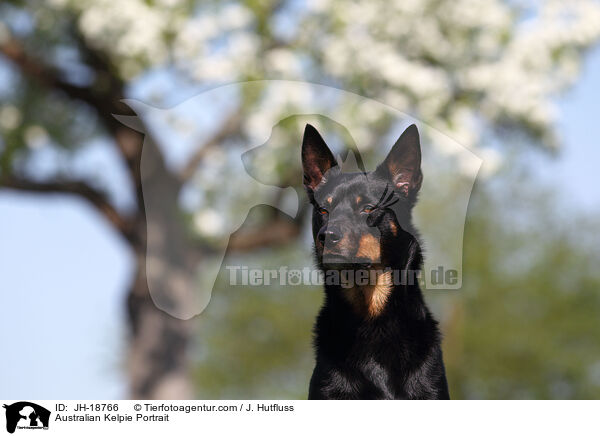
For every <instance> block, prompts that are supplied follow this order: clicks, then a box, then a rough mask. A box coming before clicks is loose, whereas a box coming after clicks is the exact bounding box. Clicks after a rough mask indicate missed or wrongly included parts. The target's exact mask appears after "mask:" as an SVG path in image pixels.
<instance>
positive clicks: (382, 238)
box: [302, 124, 423, 269]
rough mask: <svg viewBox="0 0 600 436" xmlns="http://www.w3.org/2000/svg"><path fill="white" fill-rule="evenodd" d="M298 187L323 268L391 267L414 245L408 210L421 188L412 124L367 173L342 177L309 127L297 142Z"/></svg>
mask: <svg viewBox="0 0 600 436" xmlns="http://www.w3.org/2000/svg"><path fill="white" fill-rule="evenodd" d="M302 166H303V171H304V186H305V188H306V191H307V193H308V197H309V199H310V202H311V203H312V205H313V218H312V224H313V237H314V240H315V251H316V256H317V261H318V262H319V265H320V266H321V267H322V268H324V269H335V268H357V267H360V268H365V267H372V266H378V267H380V266H383V267H387V266H392V263H393V262H392V259H391V258H392V257H399V256H402V252H401V251H402V250H406V249H408V247H409V245H410V244H411V242H412V241H416V233H415V230H414V228H413V226H412V223H411V211H412V208H413V206H414V204H415V202H416V198H417V193H418V191H419V188H420V187H421V182H422V180H423V175H422V173H421V147H420V143H419V132H418V130H417V127H416V126H415V125H414V124H413V125H411V126H410V127H408V128H407V129H406V130H405V131H404V133H403V134H402V135H401V136H400V138H399V139H398V141H396V143H395V144H394V146H393V147H392V149H391V151H390V152H389V154H388V155H387V157H386V158H385V159H384V161H383V162H382V163H381V164H380V165H379V166H378V167H377V169H376V170H375V171H372V172H364V173H363V172H359V173H344V172H342V171H341V169H340V166H339V165H338V162H337V161H336V159H335V158H334V157H333V154H332V153H331V150H330V149H329V147H328V146H327V144H326V143H325V141H324V140H323V138H322V137H321V135H320V134H319V132H317V130H316V129H315V128H314V127H313V126H311V125H310V124H309V125H307V126H306V129H305V131H304V139H303V142H302Z"/></svg>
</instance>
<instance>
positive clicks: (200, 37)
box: [0, 0, 600, 398]
mask: <svg viewBox="0 0 600 436" xmlns="http://www.w3.org/2000/svg"><path fill="white" fill-rule="evenodd" d="M0 14H1V16H2V21H1V22H0V54H1V55H2V56H3V58H4V59H5V60H6V61H8V63H7V64H6V65H7V71H8V74H7V75H6V77H7V79H6V81H5V83H3V86H2V88H1V90H0V91H1V94H0V98H1V99H2V107H1V108H0V121H1V122H0V133H1V135H2V136H1V141H0V171H1V173H0V185H1V187H3V188H6V189H16V190H22V191H29V192H37V193H47V194H50V193H52V194H72V195H77V196H79V197H81V198H82V199H84V200H85V201H88V202H90V204H92V205H93V206H94V207H95V208H96V209H97V210H98V212H99V213H101V214H102V215H103V216H105V217H106V219H107V220H108V221H109V222H110V223H111V224H112V225H113V227H114V228H115V231H117V232H119V233H120V234H121V235H122V236H123V238H124V239H125V240H126V241H127V242H128V244H129V245H130V247H131V249H132V251H133V252H134V253H135V257H136V259H137V262H138V267H137V272H136V274H135V279H134V281H133V283H132V285H131V289H130V293H129V298H128V309H129V315H130V323H131V356H130V365H129V375H130V383H131V395H132V396H133V397H146V398H157V397H168V396H171V397H185V396H190V395H192V392H191V391H190V387H191V383H190V382H189V375H188V374H189V362H188V360H187V358H186V350H187V348H188V345H189V342H190V335H191V325H190V324H189V323H188V322H185V321H182V320H178V319H174V318H172V317H170V316H168V315H166V314H164V313H163V312H161V311H159V310H158V309H156V307H155V306H154V304H153V301H152V299H151V298H150V295H149V292H148V289H147V283H146V270H145V261H144V259H145V252H146V250H145V249H146V225H148V226H149V225H153V224H157V225H160V223H161V222H163V223H164V222H167V221H171V220H174V219H179V218H180V215H177V214H174V211H176V210H177V208H178V199H179V198H180V195H179V194H180V193H181V191H182V187H183V186H184V185H185V184H186V182H188V181H189V180H190V178H191V176H192V175H193V173H194V171H195V170H196V169H197V168H198V166H199V165H201V164H202V163H203V161H205V160H206V159H207V156H210V151H211V150H214V149H217V148H219V146H220V145H222V144H225V143H227V141H228V140H231V139H233V138H238V139H239V138H244V137H246V136H247V135H249V134H250V133H251V131H252V125H253V124H252V123H253V119H252V117H251V116H249V114H248V113H246V112H245V109H246V108H247V106H248V102H249V101H250V102H255V101H257V100H261V99H262V100H264V101H263V102H262V104H264V105H267V106H269V107H272V108H273V110H272V113H273V120H274V122H277V121H278V120H277V109H278V108H280V107H281V106H282V105H285V104H287V102H286V101H285V100H284V101H281V99H279V100H277V99H275V100H273V96H269V95H264V96H260V95H259V96H257V95H244V96H242V98H241V99H240V101H239V102H237V105H236V107H234V108H233V109H232V110H231V111H230V112H229V113H226V114H224V115H223V117H222V120H221V124H220V126H218V127H217V128H216V129H215V132H214V135H213V136H212V137H211V138H209V139H208V140H207V141H206V143H205V144H203V145H202V146H200V147H199V149H200V150H201V152H200V153H198V154H197V155H195V156H193V157H192V158H191V159H190V162H189V164H188V165H187V166H186V168H185V169H184V171H183V172H181V173H175V172H173V171H172V169H171V168H169V167H168V165H167V164H166V159H165V154H164V150H163V149H161V148H160V147H159V145H160V144H159V141H158V140H157V138H155V137H154V133H153V131H152V130H151V129H148V128H146V126H144V125H143V124H144V120H143V119H142V120H138V121H137V123H138V125H137V127H138V128H139V129H141V130H143V131H145V132H146V143H145V150H144V153H145V155H146V157H147V159H148V167H149V168H151V169H152V171H153V172H154V173H153V174H151V176H152V177H154V176H156V177H157V178H159V179H160V180H161V181H162V182H163V185H162V186H161V189H163V190H164V191H163V193H164V198H168V199H171V202H172V204H169V205H165V214H164V216H156V217H153V219H155V220H156V223H150V222H147V217H146V216H145V210H144V195H143V190H142V180H141V176H140V159H141V150H142V137H141V135H140V134H139V133H136V132H135V131H134V130H131V129H130V128H128V127H126V126H124V125H122V124H120V123H119V122H118V121H116V120H115V119H114V118H113V116H112V114H113V113H118V114H131V115H133V114H132V113H131V111H130V109H128V108H127V107H125V106H124V105H123V104H122V103H120V100H121V99H122V98H124V97H128V96H129V95H130V93H131V89H132V85H135V84H136V83H140V81H142V80H143V79H144V78H148V77H149V76H150V75H151V74H152V73H154V72H157V71H162V72H165V73H167V74H168V75H169V77H170V78H171V79H172V80H173V81H177V82H178V83H187V84H189V85H190V86H193V84H195V83H197V82H200V83H202V84H203V85H204V86H210V85H212V84H215V83H217V82H218V83H223V82H229V81H238V80H250V79H257V78H260V79H263V78H266V79H276V78H286V79H295V80H308V81H314V82H318V83H323V84H327V85H332V86H335V87H340V88H344V89H347V90H350V91H353V92H356V93H362V94H365V95H367V96H369V97H371V98H375V99H378V100H381V101H383V102H385V103H387V104H390V105H392V106H394V107H396V108H397V109H399V110H402V111H405V112H408V113H411V114H413V115H414V116H415V117H418V118H421V119H422V120H424V121H426V122H427V123H429V124H430V125H432V126H434V127H436V128H438V129H439V130H441V131H444V132H446V133H448V134H450V135H452V136H453V137H455V138H456V139H457V140H458V141H459V142H460V143H462V144H464V145H466V146H477V145H478V140H479V139H480V137H481V135H482V134H483V133H484V132H487V131H489V130H491V129H498V128H509V129H508V130H509V131H511V132H517V133H521V134H522V133H525V134H527V135H528V136H529V137H530V138H531V139H534V140H535V141H537V142H538V143H540V144H543V145H545V146H548V147H551V146H553V145H555V144H556V138H555V135H554V132H553V121H554V114H553V111H552V108H553V106H552V104H551V101H552V98H553V97H554V96H555V95H556V94H557V92H559V91H561V90H563V89H565V88H566V87H567V86H568V85H570V84H572V83H573V81H574V80H575V78H576V77H577V67H578V65H579V62H580V60H581V58H582V55H583V51H584V50H585V49H587V48H588V47H590V46H591V45H592V44H594V43H595V42H596V41H597V40H598V38H599V36H600V25H599V22H600V19H599V17H600V7H599V6H598V4H597V3H595V2H594V1H592V0H580V1H576V2H561V1H556V0H547V1H545V2H542V3H541V5H540V6H539V7H537V6H527V5H525V6H524V4H519V3H518V2H512V1H511V2H502V1H500V0H486V1H484V2H481V1H477V2H475V1H472V0H460V1H456V0H452V1H451V0H427V1H406V0H403V1H395V2H392V3H390V2H388V1H383V0H382V1H369V2H367V1H365V2H358V3H356V2H355V3H352V4H349V3H347V2H341V1H320V2H316V1H315V2H312V1H311V2H310V3H309V4H308V5H304V4H302V3H300V2H296V1H289V2H288V1H265V2H257V1H242V2H237V3H236V2H216V1H215V2H213V1H206V2H196V1H190V0H156V1H146V0H129V1H127V2H114V1H110V0H83V1H81V0H77V1H76V0H52V1H50V2H45V3H40V2H36V1H31V0H10V1H4V2H2V3H1V4H0ZM186 81H187V82H186ZM153 91H156V90H153ZM154 97H156V98H155V102H156V103H164V102H168V101H169V100H168V98H169V96H167V95H163V96H160V94H155V95H154ZM366 115H368V116H371V117H372V119H373V125H374V126H376V125H377V121H378V119H377V118H378V114H366ZM356 116H365V114H360V113H357V114H356ZM273 124H274V123H273ZM379 133H381V132H380V129H375V130H374V133H373V134H374V135H376V134H379ZM98 139H101V140H103V141H105V143H106V144H110V145H111V146H113V147H114V150H116V152H117V154H118V156H119V159H120V162H121V163H120V164H119V166H120V167H119V168H118V169H117V170H119V171H123V172H124V173H125V174H126V175H127V186H126V187H122V186H121V187H119V188H118V189H120V190H129V191H130V192H131V195H130V199H131V201H130V202H129V204H127V205H117V204H116V203H115V202H114V201H113V200H114V197H115V196H114V192H113V195H112V196H111V195H110V194H111V192H110V187H109V184H107V183H106V180H102V177H97V176H95V175H94V174H78V175H77V176H75V174H76V173H77V172H76V171H75V168H74V165H73V164H72V162H73V161H74V159H75V157H76V156H77V154H78V153H80V152H81V151H82V150H83V149H84V148H85V146H86V145H89V144H90V143H92V142H93V141H97V140H98ZM358 139H362V138H358ZM41 149H44V150H46V151H48V150H50V151H52V152H54V153H55V154H57V155H58V156H60V162H61V164H60V165H57V167H56V168H54V170H53V171H49V172H45V173H44V174H39V171H36V170H35V167H34V165H33V164H34V163H35V158H36V156H38V155H39V151H40V150H41ZM290 153H295V151H294V150H290ZM204 163H206V162H204ZM281 170H282V171H285V169H281ZM301 218H302V214H299V218H298V219H296V220H289V219H286V218H285V217H282V216H281V214H276V213H274V214H270V215H269V217H268V219H266V221H265V222H264V223H261V225H260V226H258V228H257V229H255V230H254V231H253V232H252V233H251V234H248V233H247V232H245V233H244V234H240V235H237V237H234V238H233V239H232V240H231V241H230V245H229V248H230V250H231V251H235V250H236V248H239V249H244V250H249V249H252V248H254V247H257V246H265V245H271V244H274V243H276V244H280V243H282V242H286V241H289V240H291V239H294V238H296V237H297V235H298V234H300V226H301V225H302V222H303V221H302V219H301ZM173 228H175V230H173V231H172V232H171V233H169V234H167V235H165V239H166V240H167V241H179V240H180V239H182V238H184V237H185V236H186V235H185V232H186V231H187V230H183V229H179V227H178V226H171V229H173ZM177 229H179V230H177ZM266 229H268V230H269V231H265V230H266ZM175 245H177V244H176V243H175ZM177 246H179V245H177ZM210 252H211V245H210V241H209V240H206V239H205V238H199V243H198V244H194V245H190V246H188V245H186V246H185V249H182V251H180V252H178V253H177V255H176V256H175V260H176V261H177V263H178V264H177V265H175V264H174V261H173V259H171V260H169V261H167V260H165V277H166V279H165V281H164V283H165V284H164V289H163V290H162V292H161V296H160V297H161V298H165V299H170V300H171V301H170V303H171V304H172V305H175V306H177V305H180V306H181V305H186V304H188V301H186V300H185V298H182V297H180V296H178V295H179V294H177V292H175V291H174V289H173V288H172V287H173V286H174V284H173V283H174V280H170V279H169V277H170V275H171V274H172V275H173V276H175V274H178V277H181V272H182V271H184V275H183V277H185V280H188V281H189V280H191V277H192V273H191V271H192V270H193V267H194V265H195V264H196V263H197V262H201V261H202V260H203V259H205V258H206V255H207V253H210Z"/></svg>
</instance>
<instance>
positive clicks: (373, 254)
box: [356, 233, 381, 262]
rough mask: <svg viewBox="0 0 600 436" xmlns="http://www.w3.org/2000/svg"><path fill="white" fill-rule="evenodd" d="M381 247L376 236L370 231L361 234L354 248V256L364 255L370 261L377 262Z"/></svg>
mask: <svg viewBox="0 0 600 436" xmlns="http://www.w3.org/2000/svg"><path fill="white" fill-rule="evenodd" d="M380 256H381V247H380V246H379V241H378V240H377V238H376V237H375V236H373V235H371V234H370V233H368V234H366V235H364V236H362V237H361V238H360V241H359V243H358V249H357V250H356V257H365V258H367V259H369V260H371V262H379V258H380Z"/></svg>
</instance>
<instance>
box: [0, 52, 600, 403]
mask: <svg viewBox="0 0 600 436" xmlns="http://www.w3.org/2000/svg"><path fill="white" fill-rule="evenodd" d="M599 96H600V49H597V50H595V52H593V53H592V54H591V56H590V57H589V58H588V59H587V61H586V63H585V65H584V68H583V72H582V76H581V78H580V80H579V82H578V83H577V85H576V86H575V88H574V89H572V90H571V91H569V92H568V93H567V94H566V95H564V96H562V97H561V98H560V99H559V100H558V103H559V105H560V109H561V118H560V121H559V129H560V133H561V135H562V137H563V138H564V148H563V149H562V151H561V153H560V155H559V157H558V158H557V159H555V160H552V159H547V158H543V157H536V158H534V159H533V162H532V167H533V168H534V170H535V173H536V174H537V175H538V177H539V178H540V179H543V180H545V181H546V182H547V183H552V184H554V185H555V186H556V190H557V193H558V195H559V197H560V198H561V201H562V202H563V204H564V205H565V206H567V207H571V208H575V209H580V210H582V211H599V212H600V196H599V195H598V186H600V171H599V170H598V166H599V164H600V148H599V147H598V139H597V138H600V122H598V115H597V114H598V112H599V111H598V109H599V107H598V106H599V103H598V97H599ZM98 153H100V156H96V157H97V158H98V159H99V162H101V164H102V165H106V166H109V165H110V163H111V158H110V156H105V155H102V152H101V151H99V152H98ZM88 164H89V162H88ZM113 183H115V184H117V185H118V184H119V183H120V182H119V181H118V180H116V181H113ZM132 267H133V260H132V258H131V254H130V253H129V252H128V250H127V247H126V246H125V244H124V243H123V241H121V240H120V238H119V237H118V236H117V235H116V234H115V233H113V231H112V230H111V229H110V227H109V226H108V225H107V224H106V223H105V222H104V221H103V219H102V218H101V217H100V216H98V215H97V214H96V212H95V211H94V210H93V209H92V208H91V207H90V206H88V205H87V204H85V203H84V202H82V201H79V200H77V199H74V198H68V197H60V196H56V197H53V198H50V197H41V196H36V195H25V194H18V193H11V192H6V191H3V192H0V286H1V290H0V298H1V303H0V331H1V332H2V333H1V338H2V345H3V347H4V350H5V352H4V355H3V359H2V360H0V397H3V398H7V399H11V398H12V399H24V398H25V399H43V398H46V399H49V398H56V399H84V398H88V399H90V398H92V399H93V398H98V399H100V398H119V397H122V396H124V395H125V393H126V385H125V378H124V377H123V375H122V372H121V369H122V368H123V366H124V364H125V356H126V354H125V350H126V348H125V342H126V324H125V316H124V304H123V303H124V299H125V294H126V289H127V286H128V283H129V281H130V279H131V274H132Z"/></svg>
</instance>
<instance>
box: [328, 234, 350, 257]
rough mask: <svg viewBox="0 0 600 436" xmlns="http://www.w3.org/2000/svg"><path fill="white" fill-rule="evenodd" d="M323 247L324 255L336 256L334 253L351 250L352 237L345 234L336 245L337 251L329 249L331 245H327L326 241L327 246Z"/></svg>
mask: <svg viewBox="0 0 600 436" xmlns="http://www.w3.org/2000/svg"><path fill="white" fill-rule="evenodd" d="M323 247H324V250H323V254H334V253H337V252H338V250H339V251H345V250H349V249H350V247H351V244H350V237H349V236H348V234H344V236H342V239H340V242H338V243H337V244H335V247H336V250H330V249H329V247H330V245H329V244H328V243H327V240H325V245H324V246H323Z"/></svg>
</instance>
